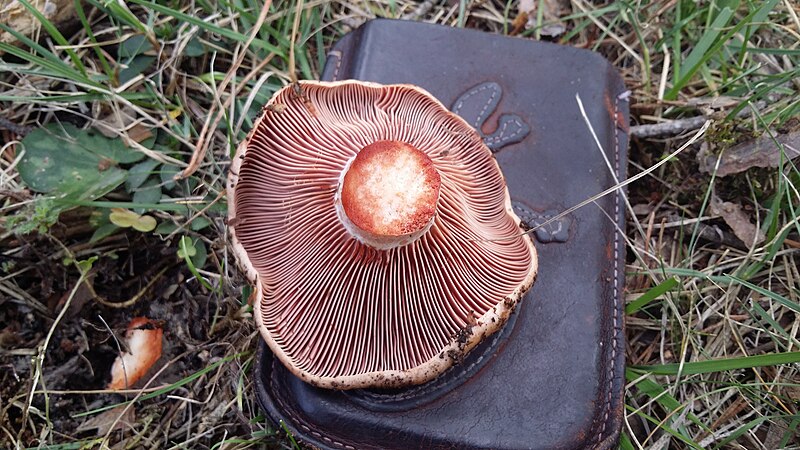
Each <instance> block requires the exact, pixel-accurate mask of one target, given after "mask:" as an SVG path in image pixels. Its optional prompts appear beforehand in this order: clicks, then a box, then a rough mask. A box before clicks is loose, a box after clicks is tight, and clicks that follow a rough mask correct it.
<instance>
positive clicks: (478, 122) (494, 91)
mask: <svg viewBox="0 0 800 450" xmlns="http://www.w3.org/2000/svg"><path fill="white" fill-rule="evenodd" d="M494 87H495V84H494V83H487V84H484V85H481V86H480V87H477V88H475V89H473V90H471V91H469V92H467V93H466V94H464V95H463V96H462V97H461V98H460V99H459V100H458V103H456V106H455V108H453V109H454V110H455V111H454V112H456V113H458V111H459V110H460V109H461V107H462V106H464V102H465V101H466V100H467V99H468V98H470V97H472V96H473V95H475V94H477V93H479V92H481V91H485V90H486V89H492V96H491V97H489V100H487V101H486V104H485V105H483V109H481V112H479V113H478V117H476V118H475V123H473V124H472V126H473V127H475V128H476V129H477V128H479V127H480V126H481V124H482V121H483V119H484V117H483V115H484V114H486V110H487V109H489V107H490V106H491V105H492V103H493V102H494V98H495V97H497V94H498V89H494Z"/></svg>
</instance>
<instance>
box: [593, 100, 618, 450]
mask: <svg viewBox="0 0 800 450" xmlns="http://www.w3.org/2000/svg"><path fill="white" fill-rule="evenodd" d="M621 96H622V94H620V95H617V96H616V97H615V99H614V117H613V119H612V124H611V126H612V128H613V129H614V172H616V175H617V178H619V177H620V175H621V174H620V171H619V169H620V157H619V153H620V148H619V142H620V141H619V128H618V127H617V117H618V114H619V100H620V97H621ZM620 197H621V194H620V193H616V194H615V195H614V218H615V220H618V219H619V213H620V201H619V199H620ZM619 239H620V231H619V230H617V229H616V227H615V230H614V262H613V265H614V281H613V283H614V289H613V295H614V308H613V311H612V314H611V316H612V324H613V327H614V333H613V336H612V339H611V357H610V360H611V364H610V366H611V370H610V372H611V373H610V377H609V380H608V393H607V394H606V401H605V403H604V405H603V410H604V411H605V412H604V413H603V421H602V425H601V427H600V432H599V433H597V439H596V440H595V445H597V444H599V443H600V442H602V441H603V434H605V432H606V427H607V426H608V419H609V416H610V415H611V402H612V401H613V397H614V382H615V381H616V373H615V371H616V368H617V366H616V363H615V361H616V359H617V341H618V338H619V333H620V331H621V328H620V326H619V320H620V318H619V311H620V305H619V301H620V295H619Z"/></svg>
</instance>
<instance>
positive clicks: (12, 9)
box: [0, 0, 75, 55]
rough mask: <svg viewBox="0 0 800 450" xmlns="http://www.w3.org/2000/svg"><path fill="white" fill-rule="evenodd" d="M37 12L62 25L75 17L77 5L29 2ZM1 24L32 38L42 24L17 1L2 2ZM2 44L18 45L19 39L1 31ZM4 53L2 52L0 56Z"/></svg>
mask: <svg viewBox="0 0 800 450" xmlns="http://www.w3.org/2000/svg"><path fill="white" fill-rule="evenodd" d="M28 1H29V3H30V4H31V5H33V7H34V8H36V10H38V11H39V12H40V13H42V15H43V16H44V17H45V18H47V20H49V21H50V22H53V23H55V24H57V25H58V24H62V23H64V22H67V21H69V20H70V19H72V18H74V17H75V3H74V2H73V1H72V0H28ZM0 23H3V24H5V25H7V26H8V27H9V28H11V29H13V30H14V31H17V32H19V33H20V34H22V35H25V36H28V37H30V36H32V35H33V34H34V32H35V31H36V30H37V29H38V28H39V27H41V23H40V22H39V20H38V19H36V17H35V16H34V15H33V14H31V12H30V11H29V10H28V9H27V8H26V7H25V5H23V4H22V3H20V2H18V1H17V0H0ZM0 42H4V43H6V44H12V45H17V44H19V41H18V40H17V38H16V37H15V36H14V35H13V34H11V33H9V32H7V31H2V30H0ZM2 54H3V51H2V50H0V55H2Z"/></svg>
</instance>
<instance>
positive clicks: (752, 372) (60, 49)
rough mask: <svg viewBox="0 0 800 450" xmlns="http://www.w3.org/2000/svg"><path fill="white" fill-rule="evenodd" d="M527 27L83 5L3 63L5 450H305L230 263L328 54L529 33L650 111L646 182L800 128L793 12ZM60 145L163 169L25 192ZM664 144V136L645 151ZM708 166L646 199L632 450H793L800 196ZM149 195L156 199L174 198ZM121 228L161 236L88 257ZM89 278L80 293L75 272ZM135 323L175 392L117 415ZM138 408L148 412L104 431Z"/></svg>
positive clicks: (335, 9) (638, 255)
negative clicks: (239, 152) (272, 406)
mask: <svg viewBox="0 0 800 450" xmlns="http://www.w3.org/2000/svg"><path fill="white" fill-rule="evenodd" d="M533 3H535V4H539V5H543V6H545V7H546V8H544V9H540V10H538V11H531V14H530V20H531V23H532V24H533V25H534V26H533V27H529V28H527V29H526V28H525V27H523V25H524V23H525V20H523V18H522V17H521V16H520V14H519V9H518V5H517V4H516V2H515V3H506V2H500V1H488V0H483V1H471V2H466V1H462V2H451V1H444V0H440V1H426V2H411V1H405V0H397V1H380V2H366V1H341V2H323V1H313V0H309V1H305V2H303V3H301V4H297V3H295V2H275V4H274V5H272V8H271V9H270V10H263V9H262V5H263V3H261V2H256V1H246V0H241V1H236V2H232V3H226V2H215V1H211V2H197V3H189V2H173V3H165V2H162V3H157V4H154V3H149V2H147V1H144V0H135V1H131V2H128V3H127V6H125V4H123V3H105V2H99V3H98V2H94V1H88V2H86V3H85V4H84V6H83V11H82V13H81V14H79V15H78V16H79V17H81V19H80V20H77V21H73V23H70V24H67V25H66V26H63V27H60V29H61V30H62V31H61V33H53V32H52V31H49V30H48V28H47V27H46V26H42V27H40V28H39V29H38V30H37V32H36V35H35V37H34V41H33V42H28V43H23V44H22V45H21V47H20V50H17V51H16V54H9V53H14V51H13V50H11V49H9V48H5V50H6V51H7V52H9V53H7V55H6V56H3V57H2V59H0V104H2V108H0V109H1V110H2V113H0V120H1V121H0V148H1V149H2V154H1V155H2V158H0V164H1V165H2V166H1V167H2V173H1V174H0V184H1V185H0V196H2V201H3V204H2V205H0V210H2V217H0V220H2V222H1V223H3V224H5V225H6V227H7V228H11V226H12V225H13V227H14V229H7V230H6V231H5V232H4V233H3V235H2V236H0V238H2V246H3V248H2V254H1V255H0V264H2V270H3V274H2V276H0V305H2V311H0V446H3V447H17V448H25V447H41V448H47V447H51V448H64V449H66V448H83V447H92V448H95V447H96V448H101V447H106V446H107V447H113V448H152V449H156V448H173V447H182V448H215V449H216V448H226V449H232V448H248V447H254V446H262V445H268V446H274V447H276V448H277V447H291V446H292V445H293V444H292V443H291V441H287V440H285V439H283V438H281V437H278V436H276V430H274V429H271V428H269V427H268V426H267V425H266V424H265V422H264V420H263V417H262V416H261V415H260V414H261V413H260V411H259V409H258V406H257V405H256V404H255V402H254V398H253V395H252V394H251V393H252V382H253V380H252V374H251V371H250V368H251V365H252V357H253V354H252V350H253V349H254V348H255V344H256V342H257V337H256V333H255V330H254V327H253V326H252V325H251V324H250V320H249V319H250V309H249V307H248V306H247V305H246V298H247V292H246V291H245V292H239V291H237V290H235V289H234V287H235V286H241V285H242V282H241V281H242V280H241V277H240V276H239V275H238V273H237V271H236V269H235V267H234V266H233V265H232V264H230V262H231V261H230V258H229V255H228V254H227V250H226V246H225V238H224V229H225V223H224V218H223V215H224V214H223V213H224V207H223V204H224V198H223V196H222V195H223V194H222V193H223V186H222V181H223V178H224V175H225V169H226V167H227V164H228V163H227V161H228V156H229V154H230V152H231V150H232V148H233V146H234V145H235V143H236V142H238V141H239V140H241V139H242V137H243V136H244V134H245V133H246V131H247V130H249V127H250V126H251V125H252V120H253V117H254V114H255V113H256V111H258V109H259V108H260V106H261V105H263V103H264V102H265V101H266V100H267V99H268V98H269V96H270V95H271V93H272V92H273V91H274V90H275V89H277V88H278V87H279V86H281V85H284V84H286V83H288V82H289V81H290V80H292V79H293V78H294V77H295V76H297V77H299V78H316V77H317V76H318V74H319V72H320V70H321V66H322V64H323V63H324V56H325V49H326V48H327V47H329V46H330V45H331V43H332V42H334V41H335V40H336V39H337V38H338V37H340V36H341V35H342V34H344V33H346V32H347V31H349V30H351V29H353V28H354V27H357V26H358V25H359V24H361V23H363V22H364V21H366V20H368V19H371V18H374V17H395V18H405V19H409V20H420V21H426V22H434V23H440V24H444V25H448V26H465V27H470V28H477V29H481V30H485V31H488V32H492V33H500V34H503V33H505V34H508V33H513V32H520V33H519V34H522V35H523V36H524V37H529V38H537V37H538V38H541V39H548V40H555V41H556V42H561V43H563V44H566V45H571V46H576V47H581V48H588V49H592V50H596V51H599V52H601V53H602V54H603V55H605V56H606V57H607V58H608V59H609V60H610V61H612V62H613V64H614V65H615V66H616V67H617V68H618V69H619V70H620V72H621V73H622V74H623V76H624V77H625V80H626V83H627V86H628V87H629V88H630V89H631V91H632V96H631V111H632V121H633V124H632V125H633V129H632V132H633V134H634V136H635V137H634V138H633V139H632V142H631V167H630V172H631V173H632V174H635V173H637V172H639V171H641V170H644V169H645V168H647V167H651V166H653V165H654V164H656V163H657V162H658V161H660V160H661V158H663V157H664V156H665V155H668V154H669V153H671V152H672V151H673V150H675V149H676V148H678V147H680V146H681V145H683V144H684V143H685V142H686V141H687V140H688V138H689V137H690V136H691V135H692V134H693V133H694V132H695V131H696V130H697V129H698V128H699V127H700V125H702V124H703V123H704V122H705V121H706V120H712V123H711V126H710V128H709V129H708V131H706V133H705V135H704V136H703V137H702V139H701V140H700V142H703V144H702V147H703V148H702V150H703V151H707V152H710V154H711V155H712V159H713V156H714V155H717V154H720V153H721V152H723V151H724V150H726V149H729V148H731V146H732V145H734V144H736V143H740V142H749V141H751V140H752V139H753V137H754V136H760V135H764V134H765V133H766V135H770V134H769V133H773V134H774V135H775V137H776V138H780V137H781V136H785V135H791V133H797V130H798V128H800V121H798V119H797V116H798V114H799V113H798V111H800V107H799V106H798V105H799V104H800V96H798V90H799V89H800V83H798V81H797V80H798V79H800V69H799V67H800V66H799V64H800V57H799V56H800V20H798V16H799V15H800V7H798V5H797V4H796V2H792V1H791V0H770V1H767V2H753V4H748V3H747V2H737V1H728V2H723V1H716V2H713V1H709V2H688V1H659V2H648V1H644V2H611V3H608V4H602V3H600V4H598V3H589V2H585V1H583V0H572V1H557V0H546V1H542V2H533ZM726 6H729V7H730V9H726ZM559 7H560V9H559ZM760 8H762V9H760ZM298 13H299V14H300V15H299V16H297V14H298ZM183 14H185V15H186V16H183ZM295 18H297V19H298V20H295ZM262 22H263V24H264V25H263V26H262V27H254V24H259V23H262ZM554 29H555V30H557V31H556V33H557V36H555V37H550V36H549V34H551V33H552V32H553V31H552V30H554ZM253 30H257V31H258V32H254V31H253ZM558 30H560V32H559V31H558ZM62 34H63V35H62ZM292 36H294V37H295V39H291V37H292ZM36 42H38V43H39V44H40V45H41V47H38V48H37V47H36V46H35V45H36ZM126 42H128V43H129V44H130V43H131V42H136V44H137V45H136V46H131V45H129V44H125V43H126ZM126 45H128V47H132V48H126V50H124V51H122V50H120V48H122V47H125V46H126ZM291 55H293V56H294V57H293V58H292V57H290V56H291ZM126 67H127V69H125V68H126ZM120 69H123V70H120ZM48 123H49V124H53V123H74V124H77V125H79V126H80V127H83V128H91V127H94V128H98V129H102V130H103V131H104V132H105V133H107V134H109V135H110V136H115V137H116V138H118V139H122V140H123V141H124V142H126V143H127V144H128V145H129V146H130V147H132V148H133V149H135V150H137V151H140V152H143V153H145V155H146V158H147V159H146V160H145V161H155V162H154V163H152V165H151V166H148V167H149V169H148V170H150V171H152V175H151V181H152V183H151V184H142V185H140V186H138V187H134V188H128V187H126V186H125V185H121V186H120V187H119V188H118V189H116V190H115V191H113V192H111V193H109V194H108V195H106V196H105V197H104V198H103V199H102V201H100V200H94V199H86V198H83V199H75V198H71V199H70V200H69V201H67V202H65V201H63V200H58V199H57V198H56V197H57V195H56V193H50V194H34V193H32V192H31V191H29V190H27V189H26V187H25V185H24V183H23V182H22V181H21V178H20V175H19V172H18V170H17V169H18V167H19V164H20V161H21V158H22V155H23V153H22V152H23V145H21V144H20V139H21V138H22V137H23V136H24V135H25V134H26V133H28V132H30V131H31V130H32V129H35V128H37V127H40V126H41V125H44V124H48ZM650 124H656V125H658V127H656V128H655V129H653V128H647V127H643V125H650ZM148 133H149V134H152V135H154V136H155V137H156V142H155V143H152V142H150V141H148V140H147V139H144V138H146V137H147V135H148ZM700 150H701V148H699V146H690V147H689V148H688V149H687V150H685V151H684V152H682V153H681V154H680V155H678V156H677V157H676V158H674V159H672V160H670V161H669V162H668V163H667V164H664V165H663V166H662V167H660V168H659V170H657V171H655V172H653V173H652V174H650V175H648V176H647V177H645V178H643V179H642V180H640V181H638V182H636V183H634V184H632V185H631V186H629V193H628V201H629V205H630V211H629V227H628V230H627V239H628V243H629V255H628V256H629V257H628V261H629V265H628V272H629V277H628V282H627V289H626V295H627V297H628V299H629V301H630V302H631V303H630V305H631V306H629V309H630V314H629V316H628V318H627V329H628V338H629V342H628V352H627V353H628V362H629V366H630V367H629V370H628V373H627V375H628V378H629V384H628V389H627V392H626V405H627V408H628V409H627V411H626V416H625V428H624V433H625V436H624V437H623V440H622V443H621V446H622V447H623V448H653V449H661V448H711V447H715V446H719V447H722V448H736V449H742V448H746V449H775V448H790V447H795V448H796V447H797V446H798V439H797V425H798V423H799V422H798V421H799V420H800V419H798V415H797V405H798V400H800V379H798V377H799V375H798V366H797V361H798V360H800V358H798V357H797V354H796V353H795V352H797V351H798V348H797V347H796V345H800V342H798V335H797V333H798V328H800V325H798V324H799V323H800V322H799V321H798V320H797V314H798V307H797V305H798V296H800V292H798V289H797V285H798V278H800V272H798V267H797V260H798V258H797V255H798V251H800V250H799V248H800V244H798V241H800V238H798V231H800V227H798V223H797V208H798V204H800V194H798V189H797V188H798V186H800V173H798V171H797V169H796V167H794V166H793V165H792V164H791V163H790V162H789V161H784V164H783V165H782V166H781V167H780V168H768V169H764V168H761V169H759V168H755V169H751V170H748V171H746V172H742V173H740V174H735V175H730V176H726V177H724V178H723V177H720V176H715V175H714V174H713V173H706V172H702V171H700V170H699V165H698V162H697V158H696V155H697V153H698V151H700ZM193 154H195V155H196V156H197V158H196V159H195V162H196V163H197V164H196V165H192V164H191V163H190V162H191V161H192V155H193ZM721 163H724V161H722V162H721ZM195 166H196V167H195ZM187 167H189V168H191V170H187ZM194 169H196V170H195V171H192V170H194ZM182 170H183V171H185V172H184V173H185V175H186V177H185V179H183V180H181V181H180V182H178V183H177V184H174V185H173V183H171V179H170V178H171V176H172V175H173V174H175V173H177V172H178V171H182ZM190 171H192V173H189V172H190ZM162 172H163V173H164V174H166V176H164V177H161V176H160V175H161V173H162ZM144 187H148V188H150V190H151V191H152V190H153V189H160V192H161V196H160V198H156V199H155V200H153V197H146V195H145V194H142V193H141V192H142V191H147V189H145V188H144ZM137 193H138V196H137ZM717 198H720V199H722V200H724V201H727V202H730V203H731V204H733V205H734V206H736V207H739V208H740V209H741V212H742V214H743V216H741V217H745V220H744V222H746V223H742V222H741V221H740V225H742V226H744V228H748V225H747V224H753V223H754V224H756V225H758V228H760V229H761V230H763V232H764V239H763V240H762V241H759V242H757V243H750V244H744V243H742V242H741V241H740V240H739V239H737V238H736V237H735V235H734V232H733V230H734V228H735V227H734V226H733V225H731V222H728V221H726V220H724V219H725V215H724V214H721V213H720V212H719V210H718V209H715V208H714V207H713V205H712V203H713V202H714V201H716V200H715V199H717ZM137 199H138V201H137ZM142 199H145V200H142ZM132 201H133V202H134V203H135V205H134V204H132V203H131V202H132ZM110 207H123V208H130V209H136V210H137V211H138V212H139V213H146V214H148V215H151V216H153V217H154V218H155V219H157V221H158V223H159V228H158V229H157V230H156V231H155V232H146V233H140V232H137V231H133V230H131V229H127V230H115V232H114V234H111V235H108V236H105V237H103V236H101V237H99V239H96V240H91V238H92V236H93V234H94V233H95V231H94V230H95V229H96V227H97V226H98V225H108V224H109V221H108V209H109V208H110ZM58 213H61V217H60V220H59V221H58V222H56V221H55V219H56V217H57V214H58ZM730 220H733V219H730ZM111 228H113V227H111ZM111 228H110V229H111ZM749 228H750V229H753V227H752V225H750V226H749ZM21 230H23V231H30V233H20V231H21ZM37 230H38V231H37ZM184 236H188V237H189V238H191V239H192V241H188V242H191V243H192V244H193V245H195V246H196V247H198V248H199V247H202V248H203V249H205V250H206V253H207V255H208V256H207V258H205V260H204V261H200V262H201V264H197V267H195V266H194V264H190V263H188V262H187V260H186V259H185V258H181V257H180V256H178V254H177V252H178V250H179V243H180V242H183V243H184V245H185V244H186V242H187V241H182V237H184ZM95 237H97V236H95ZM94 257H96V258H97V259H96V260H94V261H92V264H91V265H92V268H91V270H89V271H88V272H82V267H83V269H86V267H85V266H86V263H84V266H80V264H79V263H78V262H79V261H87V260H90V258H94ZM195 262H197V261H195ZM83 277H86V278H89V279H90V280H91V281H92V284H93V286H94V287H95V289H96V294H97V295H100V296H102V297H103V298H104V299H105V300H107V301H108V302H124V301H128V300H132V301H131V302H130V306H128V307H126V308H114V307H111V306H108V305H107V304H102V303H99V302H97V301H96V300H95V299H94V297H95V295H89V294H87V293H86V292H85V289H83V288H81V286H82V285H83V284H82V283H81V281H82V279H83ZM154 279H155V280H156V281H153V280H154ZM135 295H139V297H135ZM135 315H150V316H154V317H159V318H163V319H164V320H165V337H166V341H167V348H165V356H164V358H163V359H162V362H163V366H162V367H163V370H162V371H160V372H159V373H157V374H156V375H154V376H153V378H152V379H151V380H150V381H149V382H148V383H147V384H146V385H145V387H144V388H143V389H141V390H136V391H130V392H128V393H126V394H114V393H110V392H107V391H103V390H101V389H102V387H103V386H104V383H105V382H106V381H107V380H106V378H104V377H105V376H106V375H105V373H106V372H104V370H106V369H107V367H109V366H110V363H111V360H112V359H113V357H114V356H115V355H116V352H117V349H116V346H115V342H114V339H115V336H120V335H121V333H120V331H121V330H122V329H123V328H124V326H125V324H126V323H127V320H129V319H130V318H131V317H133V316H135ZM743 357H753V358H744V359H741V358H743ZM759 358H760V359H759ZM700 361H711V363H698V362H700ZM671 364H677V365H671ZM95 371H96V372H95ZM104 380H106V381H104ZM127 400H134V401H135V402H134V403H131V404H130V405H131V406H130V407H129V408H128V411H133V414H131V413H130V412H126V413H124V414H123V410H122V409H121V408H120V409H114V410H111V411H112V412H111V413H103V412H100V411H99V410H100V409H102V408H104V407H108V406H109V405H114V404H117V403H120V402H122V401H127ZM87 411H91V412H94V413H95V414H92V415H91V416H94V417H97V416H102V417H104V420H105V422H107V423H101V424H100V425H101V426H105V428H112V427H111V424H112V422H130V426H121V427H114V428H115V429H107V430H104V432H102V433H98V431H97V429H96V428H95V429H88V430H86V429H85V428H86V427H87V424H86V422H87V421H90V420H92V419H90V418H89V417H87V416H77V417H76V414H79V413H82V412H87ZM117 419H120V420H117ZM101 422H102V420H101ZM89 425H90V426H92V425H95V424H94V423H91V422H90V423H89ZM101 431H103V430H102V428H101ZM98 435H99V436H98Z"/></svg>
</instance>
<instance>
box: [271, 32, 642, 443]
mask: <svg viewBox="0 0 800 450" xmlns="http://www.w3.org/2000/svg"><path fill="white" fill-rule="evenodd" d="M348 78H353V79H359V80H367V81H376V82H380V83H411V84H416V85H418V86H421V87H423V88H424V89H427V90H428V91H429V92H431V93H432V94H433V95H434V96H436V97H437V98H439V100H441V101H442V103H444V104H445V105H448V106H450V107H451V109H452V110H453V111H454V112H456V113H458V114H460V115H461V116H462V117H464V118H465V119H466V120H467V121H468V122H469V123H471V124H472V125H474V126H475V127H476V128H477V129H478V130H480V132H481V134H482V135H483V136H484V138H485V141H486V143H487V144H488V145H489V147H490V148H491V149H492V150H493V151H494V152H495V157H496V158H497V160H498V162H499V163H500V167H501V168H502V170H503V173H504V174H505V177H506V180H507V182H508V188H509V191H510V194H511V198H512V200H513V204H514V208H515V209H516V210H517V213H518V214H519V215H520V217H521V218H522V219H523V221H524V222H526V223H527V224H528V225H529V226H536V225H538V224H541V223H544V222H545V221H547V219H548V218H549V217H552V216H554V215H555V214H557V213H559V212H562V211H564V210H565V209H567V208H569V207H570V206H573V205H575V204H578V203H579V202H581V201H583V200H585V199H587V198H589V197H591V196H593V195H595V194H597V193H599V192H602V191H603V190H605V189H607V188H609V187H611V186H613V185H614V184H615V182H616V181H615V177H616V179H618V180H623V179H624V178H625V167H626V161H627V159H626V149H627V130H628V128H627V124H628V105H627V102H626V100H625V98H626V96H625V87H624V85H623V82H622V80H621V78H620V77H619V75H618V74H617V73H616V72H615V70H614V69H613V67H612V66H611V65H610V64H609V63H608V62H607V61H606V60H604V59H603V58H602V57H601V56H600V55H598V54H595V53H592V52H589V51H585V50H579V49H575V48H570V47H562V46H558V45H553V44H548V43H541V42H534V41H530V40H525V39H518V38H508V37H503V36H497V35H491V34H486V33H481V32H478V31H472V30H463V29H453V28H447V27H442V26H437V25H431V24H423V23H413V22H403V21H393V20H375V21H371V22H368V23H367V24H365V25H364V26H362V27H361V28H359V29H358V30H356V31H354V32H352V33H350V34H348V35H346V36H345V37H344V38H342V39H341V41H339V43H338V44H336V45H335V46H334V48H333V49H332V51H331V52H330V53H329V54H328V62H327V65H326V67H325V71H324V75H323V79H324V80H341V79H348ZM576 94H579V95H580V98H581V100H582V101H583V104H584V106H585V108H586V113H587V115H588V118H589V120H590V122H591V124H592V126H593V128H594V130H595V132H596V133H597V137H598V138H599V140H600V143H601V144H602V146H603V148H604V149H605V153H606V156H607V159H608V162H606V161H605V160H604V158H603V155H602V154H601V152H600V150H599V149H598V148H597V145H596V144H595V142H594V140H593V138H592V136H591V134H590V130H589V128H588V127H587V125H586V123H585V121H584V119H583V118H582V116H581V114H580V110H579V108H578V105H577V102H576V100H575V96H576ZM621 202H622V200H621V198H620V196H619V195H617V194H611V195H608V196H606V197H603V198H601V199H599V200H597V201H596V203H594V204H590V205H588V206H586V207H584V208H581V209H579V210H577V211H575V212H573V213H571V214H569V215H567V216H566V217H564V218H562V219H560V220H557V221H553V222H551V223H549V224H547V225H546V226H544V227H541V228H539V229H537V230H536V231H535V236H536V241H537V242H536V247H537V249H538V252H539V265H540V266H539V274H538V276H537V280H536V283H535V284H534V286H533V288H532V290H531V291H530V292H529V293H528V294H527V295H526V297H525V299H524V300H523V301H522V302H521V305H520V306H519V308H518V309H517V311H516V312H515V313H514V315H513V316H512V318H511V320H510V321H509V323H508V324H507V326H506V327H505V328H504V329H503V330H502V331H501V332H498V333H496V334H495V335H493V336H492V337H491V338H489V339H488V340H487V341H485V342H483V343H481V344H480V345H479V346H478V347H476V348H475V349H474V350H473V351H472V352H471V353H470V354H469V355H468V356H467V357H466V358H465V360H464V361H463V362H462V363H460V364H458V365H456V366H455V367H454V368H452V369H451V370H449V371H448V372H446V373H445V374H444V375H442V376H440V377H439V378H437V379H436V380H434V381H432V382H429V383H427V384H424V385H421V386H416V387H412V388H408V389H403V390H394V391H386V390H383V391H376V390H358V391H333V390H324V389H317V388H314V387H312V386H310V385H308V384H305V383H303V382H302V381H300V380H299V379H298V378H296V377H294V376H293V375H291V374H290V373H289V372H288V371H287V370H286V369H285V368H284V367H283V366H282V365H281V364H280V363H279V362H278V361H277V360H276V359H275V358H273V356H272V355H271V354H270V352H269V350H268V349H267V348H266V346H265V345H263V343H262V345H261V347H260V348H259V355H258V358H257V371H258V372H257V377H256V380H257V382H256V387H257V394H258V398H259V401H260V403H261V405H262V406H263V408H264V410H265V411H266V413H267V415H268V416H269V418H270V420H272V421H273V422H274V423H278V422H279V421H283V422H285V424H286V426H287V427H288V429H289V430H290V431H291V432H292V433H293V434H294V436H295V438H297V439H298V440H300V441H302V442H304V443H306V444H308V445H311V446H313V447H319V448H326V449H366V448H380V449H411V448H421V449H440V448H442V449H443V448H464V449H466V448H494V449H519V448H535V449H575V448H610V447H613V446H615V445H616V442H617V439H618V435H619V430H620V425H621V420H622V411H623V401H622V388H623V380H624V333H623V305H622V301H623V300H622V287H623V281H624V276H623V254H624V251H625V246H624V240H623V239H622V235H621V233H622V230H624V209H623V205H622V203H621Z"/></svg>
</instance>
